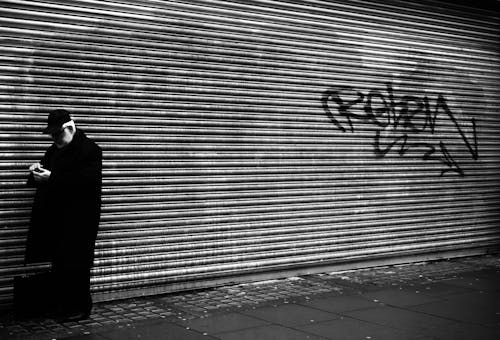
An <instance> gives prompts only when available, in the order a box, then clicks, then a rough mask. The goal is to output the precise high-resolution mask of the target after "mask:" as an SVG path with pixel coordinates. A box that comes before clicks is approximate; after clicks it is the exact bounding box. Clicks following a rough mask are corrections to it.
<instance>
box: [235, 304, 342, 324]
mask: <svg viewBox="0 0 500 340" xmlns="http://www.w3.org/2000/svg"><path fill="white" fill-rule="evenodd" d="M242 313H243V314H245V315H249V316H252V317H256V318H259V319H262V320H265V321H267V322H269V323H274V324H279V325H284V326H294V325H307V324H311V323H315V322H321V321H325V320H332V319H338V318H339V317H340V316H339V315H338V314H334V313H329V312H325V311H322V310H319V309H315V308H310V307H307V306H302V305H297V304H284V305H275V306H269V307H261V308H255V309H250V310H246V311H242Z"/></svg>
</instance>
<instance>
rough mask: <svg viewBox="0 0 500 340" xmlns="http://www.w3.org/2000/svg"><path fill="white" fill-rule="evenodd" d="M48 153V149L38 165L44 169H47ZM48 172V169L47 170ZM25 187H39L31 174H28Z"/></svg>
mask: <svg viewBox="0 0 500 340" xmlns="http://www.w3.org/2000/svg"><path fill="white" fill-rule="evenodd" d="M49 152H50V149H48V150H47V151H46V152H45V154H44V155H43V157H42V159H41V160H40V164H41V165H42V166H43V167H44V168H47V159H48V154H49ZM49 170H50V169H49ZM26 185H27V186H28V187H30V188H38V187H39V186H40V184H39V183H37V182H36V181H35V177H34V176H33V174H32V173H31V172H30V173H29V175H28V181H27V182H26Z"/></svg>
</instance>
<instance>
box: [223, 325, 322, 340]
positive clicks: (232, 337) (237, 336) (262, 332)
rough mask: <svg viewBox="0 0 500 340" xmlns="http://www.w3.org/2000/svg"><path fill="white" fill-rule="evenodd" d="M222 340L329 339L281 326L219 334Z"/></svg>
mask: <svg viewBox="0 0 500 340" xmlns="http://www.w3.org/2000/svg"><path fill="white" fill-rule="evenodd" d="M217 339H220V340H306V339H309V340H325V339H327V338H324V337H321V336H317V335H314V334H309V333H306V332H301V331H298V330H295V329H291V328H288V327H284V326H280V325H269V326H261V327H256V328H251V329H246V330H241V331H237V332H229V333H221V334H217Z"/></svg>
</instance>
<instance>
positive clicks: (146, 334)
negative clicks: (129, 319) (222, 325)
mask: <svg viewBox="0 0 500 340" xmlns="http://www.w3.org/2000/svg"><path fill="white" fill-rule="evenodd" d="M99 335H100V336H101V337H103V338H104V339H106V340H132V339H133V340H137V339H140V340H163V339H165V340H172V339H182V340H211V339H212V340H213V339H215V338H213V337H211V336H209V335H207V334H202V333H198V332H195V331H192V330H190V329H186V328H185V327H181V326H179V325H176V324H174V323H170V322H155V323H150V324H141V325H139V326H131V327H127V328H122V329H118V330H113V331H107V332H103V333H100V334H99ZM84 339H85V338H84ZM86 340H87V339H86ZM99 340H100V339H99Z"/></svg>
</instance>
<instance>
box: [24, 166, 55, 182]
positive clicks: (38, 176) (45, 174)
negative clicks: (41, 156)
mask: <svg viewBox="0 0 500 340" xmlns="http://www.w3.org/2000/svg"><path fill="white" fill-rule="evenodd" d="M29 170H30V171H31V173H32V174H33V178H34V179H35V182H39V183H40V182H47V181H48V180H49V177H50V173H51V172H50V171H49V170H47V169H44V168H43V167H42V165H41V164H40V163H34V164H32V165H31V166H30V167H29Z"/></svg>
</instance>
